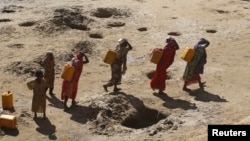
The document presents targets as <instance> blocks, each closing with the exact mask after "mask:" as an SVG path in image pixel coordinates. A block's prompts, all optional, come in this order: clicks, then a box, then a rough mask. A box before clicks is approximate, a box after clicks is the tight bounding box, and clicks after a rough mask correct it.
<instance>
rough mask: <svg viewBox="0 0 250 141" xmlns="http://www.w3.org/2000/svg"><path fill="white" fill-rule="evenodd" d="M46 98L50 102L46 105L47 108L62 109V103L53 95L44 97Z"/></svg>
mask: <svg viewBox="0 0 250 141" xmlns="http://www.w3.org/2000/svg"><path fill="white" fill-rule="evenodd" d="M46 98H47V100H48V101H49V102H50V103H49V104H48V105H49V106H52V107H56V108H59V109H63V108H64V107H63V102H62V101H61V100H60V99H58V98H57V97H56V96H55V95H50V97H49V96H47V95H46Z"/></svg>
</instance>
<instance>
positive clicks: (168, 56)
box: [150, 41, 177, 91]
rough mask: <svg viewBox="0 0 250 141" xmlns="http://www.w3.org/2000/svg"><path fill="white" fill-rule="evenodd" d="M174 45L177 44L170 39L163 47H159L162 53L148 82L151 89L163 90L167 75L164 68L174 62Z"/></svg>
mask: <svg viewBox="0 0 250 141" xmlns="http://www.w3.org/2000/svg"><path fill="white" fill-rule="evenodd" d="M176 45H177V44H176V42H175V41H171V42H169V43H168V44H167V45H166V46H165V47H164V48H163V49H160V50H161V51H163V54H162V57H161V59H160V61H159V63H158V64H157V66H156V71H155V73H154V76H153V78H152V79H151V82H150V86H151V88H152V89H153V90H155V89H159V90H161V91H163V90H165V87H166V86H165V80H166V77H167V72H166V70H167V69H168V67H169V66H170V65H171V64H172V63H173V62H174V57H175V52H176V48H175V46H176Z"/></svg>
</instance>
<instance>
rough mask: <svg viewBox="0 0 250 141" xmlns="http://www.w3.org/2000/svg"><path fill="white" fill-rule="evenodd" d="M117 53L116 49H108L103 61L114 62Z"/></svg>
mask: <svg viewBox="0 0 250 141" xmlns="http://www.w3.org/2000/svg"><path fill="white" fill-rule="evenodd" d="M116 55H117V53H116V52H115V51H114V50H111V49H108V50H107V51H106V53H105V55H104V58H103V62H104V63H106V64H113V63H114V61H115V58H116Z"/></svg>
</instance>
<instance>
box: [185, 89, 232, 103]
mask: <svg viewBox="0 0 250 141" xmlns="http://www.w3.org/2000/svg"><path fill="white" fill-rule="evenodd" d="M188 93H189V95H191V96H194V97H195V98H194V99H195V100H197V101H203V102H210V101H214V102H228V101H227V100H226V99H224V98H222V97H220V96H219V95H215V94H212V93H209V92H207V91H205V90H204V88H199V89H195V90H192V91H190V92H188Z"/></svg>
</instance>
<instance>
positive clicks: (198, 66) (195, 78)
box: [183, 38, 210, 91]
mask: <svg viewBox="0 0 250 141" xmlns="http://www.w3.org/2000/svg"><path fill="white" fill-rule="evenodd" d="M209 44H210V42H209V41H208V40H206V39H204V38H201V39H200V40H199V41H198V43H197V44H196V45H195V46H194V50H195V54H194V56H193V57H192V60H191V61H190V62H188V63H187V65H186V68H185V71H184V75H183V80H184V86H183V90H184V91H191V90H190V89H188V88H187V86H188V85H190V84H193V83H197V82H198V83H199V86H200V88H203V87H204V86H205V85H204V84H205V82H201V77H200V74H203V71H204V65H205V64H206V63H207V53H206V47H208V46H209Z"/></svg>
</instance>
